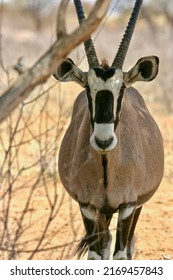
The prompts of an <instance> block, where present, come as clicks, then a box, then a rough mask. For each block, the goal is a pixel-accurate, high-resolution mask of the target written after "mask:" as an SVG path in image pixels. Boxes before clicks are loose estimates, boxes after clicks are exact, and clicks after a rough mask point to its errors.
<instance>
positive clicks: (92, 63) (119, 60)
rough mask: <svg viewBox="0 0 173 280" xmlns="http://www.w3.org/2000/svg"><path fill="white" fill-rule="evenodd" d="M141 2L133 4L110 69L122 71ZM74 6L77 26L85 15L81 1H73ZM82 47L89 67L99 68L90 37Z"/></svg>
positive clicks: (139, 0)
mask: <svg viewBox="0 0 173 280" xmlns="http://www.w3.org/2000/svg"><path fill="white" fill-rule="evenodd" d="M142 2H143V0H136V2H135V5H134V8H133V11H132V14H131V17H130V19H129V22H128V25H127V27H126V30H125V33H124V35H123V38H122V41H121V43H120V45H119V48H118V51H117V53H116V55H115V58H114V60H113V63H112V65H111V67H115V68H120V69H122V67H123V63H124V60H125V57H126V53H127V50H128V48H129V45H130V41H131V38H132V35H133V31H134V29H135V25H136V21H137V18H138V15H139V11H140V8H141V5H142ZM74 4H75V8H76V13H77V16H78V21H79V24H81V23H82V22H83V21H84V20H85V14H84V11H83V7H82V3H81V0H74ZM84 46H85V51H86V55H87V60H88V64H89V67H90V68H93V67H99V65H100V64H99V61H98V58H97V54H96V51H95V48H94V44H93V41H92V39H91V37H89V39H88V40H87V41H85V42H84Z"/></svg>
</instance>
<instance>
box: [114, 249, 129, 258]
mask: <svg viewBox="0 0 173 280" xmlns="http://www.w3.org/2000/svg"><path fill="white" fill-rule="evenodd" d="M113 259H114V260H127V248H126V247H125V249H124V251H121V250H120V251H118V252H117V253H116V254H115V255H114V256H113Z"/></svg>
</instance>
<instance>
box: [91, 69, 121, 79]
mask: <svg viewBox="0 0 173 280" xmlns="http://www.w3.org/2000/svg"><path fill="white" fill-rule="evenodd" d="M93 69H94V71H95V73H96V76H97V77H99V78H101V79H102V80H103V81H105V82H106V81H107V80H108V79H109V78H111V77H112V76H113V75H114V74H115V71H116V69H115V68H109V69H106V70H105V69H102V68H93Z"/></svg>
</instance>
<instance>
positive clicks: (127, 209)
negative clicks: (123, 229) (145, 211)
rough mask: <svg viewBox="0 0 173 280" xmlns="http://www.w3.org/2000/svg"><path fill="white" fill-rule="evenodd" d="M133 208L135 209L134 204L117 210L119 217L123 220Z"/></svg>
mask: <svg viewBox="0 0 173 280" xmlns="http://www.w3.org/2000/svg"><path fill="white" fill-rule="evenodd" d="M134 209H135V206H132V207H127V208H124V209H121V211H120V212H119V219H120V220H124V219H126V218H128V217H129V216H130V215H131V214H132V213H133V210H134Z"/></svg>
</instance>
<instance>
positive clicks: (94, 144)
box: [54, 0, 164, 259]
mask: <svg viewBox="0 0 173 280" xmlns="http://www.w3.org/2000/svg"><path fill="white" fill-rule="evenodd" d="M74 3H75V7H76V11H77V15H78V20H79V23H82V21H83V20H84V18H85V16H84V12H83V8H82V4H81V1H78V0H74ZM141 4H142V1H141V0H136V2H135V6H134V8H133V12H132V14H131V17H130V20H129V23H128V25H127V28H126V31H125V33H124V36H123V39H122V41H121V43H120V45H119V49H118V51H117V54H116V56H115V58H114V60H113V63H112V65H111V66H108V65H107V64H106V63H104V64H103V65H100V64H99V61H98V58H97V55H96V52H95V49H94V45H93V42H92V40H91V38H89V39H88V40H87V41H86V42H85V43H84V45H85V50H86V55H87V59H88V63H89V70H88V72H83V71H81V70H80V69H79V68H78V67H77V66H76V65H75V64H74V63H73V61H72V60H71V59H69V58H67V59H65V60H64V62H63V63H62V64H61V66H60V67H59V68H58V69H57V71H56V73H55V74H54V76H55V78H56V79H58V80H60V81H63V82H66V81H75V82H77V83H79V84H80V85H81V86H83V87H84V88H85V90H84V91H82V92H81V93H80V94H79V95H78V97H77V99H76V101H75V103H74V108H73V113H72V118H71V123H70V125H69V127H68V129H67V131H66V134H65V136H64V139H63V141H62V144H61V148H60V153H59V174H60V178H61V180H62V183H63V185H64V187H65V189H66V190H67V191H68V193H69V194H70V195H71V196H72V198H73V199H75V200H76V201H77V202H78V203H79V206H80V210H81V214H82V218H83V223H84V227H85V230H86V235H85V237H84V238H83V240H82V241H81V242H80V245H79V248H78V252H79V253H82V252H83V251H84V249H86V248H87V249H88V259H109V255H110V244H111V234H110V232H109V225H110V221H111V218H112V216H113V214H114V213H116V212H118V222H117V232H116V243H115V249H114V253H113V258H114V259H131V258H132V254H133V250H134V231H135V227H136V223H137V220H138V217H139V215H140V212H141V209H142V206H143V204H144V203H145V202H146V201H148V200H149V199H150V198H151V197H152V195H153V194H154V193H155V191H156V190H157V188H158V186H159V184H160V182H161V179H162V176H163V165H164V164H163V161H164V160H163V158H164V156H163V142H162V136H161V134H160V131H159V128H158V126H157V124H156V123H155V121H154V120H153V118H152V116H151V115H150V113H149V111H148V109H147V107H146V105H145V102H144V100H143V98H142V96H141V95H140V93H139V92H138V91H137V90H136V89H134V88H133V87H131V85H132V84H133V83H135V82H136V81H146V82H148V81H151V80H153V79H154V78H155V77H156V76H157V73H158V66H159V59H158V58H157V57H156V56H148V57H142V58H141V59H139V60H138V62H137V63H136V64H135V66H134V67H132V68H131V69H130V70H129V71H128V72H123V70H122V67H123V63H124V60H125V56H126V53H127V49H128V47H129V44H130V40H131V37H132V34H133V31H134V28H135V24H136V20H137V17H138V14H139V10H140V7H141Z"/></svg>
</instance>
